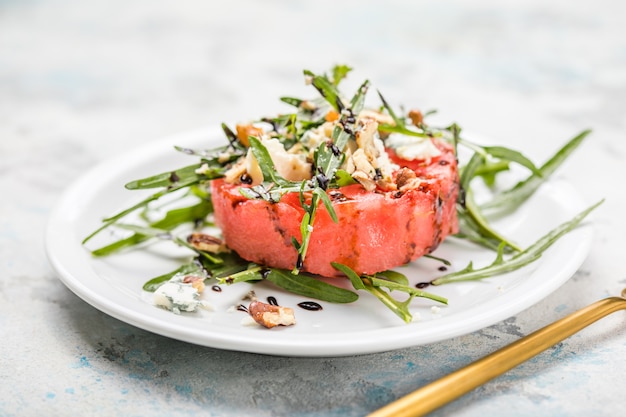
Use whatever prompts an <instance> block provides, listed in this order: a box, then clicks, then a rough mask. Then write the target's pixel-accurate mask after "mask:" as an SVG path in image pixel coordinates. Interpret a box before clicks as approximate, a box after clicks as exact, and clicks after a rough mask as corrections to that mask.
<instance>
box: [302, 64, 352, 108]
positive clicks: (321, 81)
mask: <svg viewBox="0 0 626 417" xmlns="http://www.w3.org/2000/svg"><path fill="white" fill-rule="evenodd" d="M304 75H305V76H307V77H310V79H311V84H312V85H313V87H315V89H316V90H317V91H318V92H319V93H320V94H321V95H322V97H324V98H325V99H326V101H327V102H328V104H330V105H331V106H332V107H333V108H334V109H335V111H337V112H338V113H341V109H342V108H343V104H342V103H341V94H340V93H339V90H337V86H336V85H335V84H333V83H332V81H330V80H329V79H328V77H326V76H325V75H316V74H314V73H313V72H311V71H309V70H304Z"/></svg>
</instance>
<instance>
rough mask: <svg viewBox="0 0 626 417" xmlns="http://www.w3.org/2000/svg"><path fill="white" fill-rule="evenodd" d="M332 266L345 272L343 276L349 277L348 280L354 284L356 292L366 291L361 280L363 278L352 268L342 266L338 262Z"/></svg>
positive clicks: (332, 263)
mask: <svg viewBox="0 0 626 417" xmlns="http://www.w3.org/2000/svg"><path fill="white" fill-rule="evenodd" d="M331 265H332V266H333V268H335V269H337V270H339V271H341V272H343V274H344V275H345V276H347V277H348V279H350V282H351V283H352V286H353V287H354V289H355V290H365V289H366V288H365V284H364V283H363V280H361V277H360V276H359V275H358V274H357V273H356V272H354V270H353V269H352V268H350V267H349V266H347V265H344V264H340V263H338V262H331Z"/></svg>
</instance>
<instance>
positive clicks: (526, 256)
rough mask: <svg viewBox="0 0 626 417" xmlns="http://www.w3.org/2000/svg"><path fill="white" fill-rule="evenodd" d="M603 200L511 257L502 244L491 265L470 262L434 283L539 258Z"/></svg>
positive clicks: (486, 273) (515, 266)
mask: <svg viewBox="0 0 626 417" xmlns="http://www.w3.org/2000/svg"><path fill="white" fill-rule="evenodd" d="M603 202H604V200H600V201H599V202H597V203H595V204H594V205H592V206H591V207H589V208H587V209H585V210H583V211H582V212H580V213H579V214H577V215H576V216H574V217H573V218H572V219H570V220H569V221H566V222H564V223H562V224H560V225H559V226H557V227H556V228H554V229H552V230H551V231H550V232H548V233H547V234H545V235H544V236H543V237H541V238H540V239H539V240H537V241H536V242H535V243H533V244H532V245H531V246H529V247H528V248H526V249H525V250H523V251H521V252H519V253H517V254H515V255H514V256H513V257H511V258H509V259H505V258H504V254H503V249H504V245H503V244H502V245H500V247H499V249H498V254H497V256H496V259H495V261H493V263H491V264H490V265H488V266H486V267H483V268H478V269H475V268H474V267H473V265H472V263H471V262H470V263H469V264H468V266H467V267H466V268H465V269H463V270H461V271H458V272H452V273H450V274H446V275H444V276H442V277H439V278H437V279H435V280H434V281H432V284H433V285H442V284H448V283H451V282H459V281H472V280H477V279H482V278H488V277H491V276H494V275H499V274H503V273H505V272H510V271H514V270H516V269H519V268H521V267H523V266H526V265H528V264H529V263H531V262H533V261H535V260H537V259H538V258H539V257H540V256H541V255H542V253H543V252H544V251H545V250H546V249H548V248H549V247H550V246H552V245H553V244H554V243H555V242H556V241H557V240H558V239H559V238H560V237H561V236H563V235H564V234H566V233H568V232H569V231H571V230H572V229H574V228H575V227H576V226H577V225H578V224H579V223H580V222H581V221H582V220H583V219H584V218H585V217H586V216H587V215H588V214H589V213H591V212H592V211H593V210H594V209H595V208H596V207H598V206H599V205H600V204H602V203H603Z"/></svg>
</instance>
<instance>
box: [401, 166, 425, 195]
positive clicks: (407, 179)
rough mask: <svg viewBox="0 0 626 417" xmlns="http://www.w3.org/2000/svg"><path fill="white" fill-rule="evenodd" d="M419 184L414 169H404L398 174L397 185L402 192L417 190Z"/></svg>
mask: <svg viewBox="0 0 626 417" xmlns="http://www.w3.org/2000/svg"><path fill="white" fill-rule="evenodd" d="M419 184H420V180H419V178H417V175H416V174H415V172H414V171H413V170H412V169H409V168H406V167H403V168H401V169H400V170H399V171H398V173H397V174H396V185H397V187H398V190H400V191H406V190H409V189H413V188H417V186H418V185H419Z"/></svg>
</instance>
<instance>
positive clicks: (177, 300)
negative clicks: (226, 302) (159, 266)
mask: <svg viewBox="0 0 626 417" xmlns="http://www.w3.org/2000/svg"><path fill="white" fill-rule="evenodd" d="M152 302H153V303H154V305H156V306H157V307H161V308H164V309H166V310H170V311H172V312H174V313H176V314H180V312H181V311H189V312H193V311H196V310H197V309H198V308H199V307H201V308H205V309H210V305H209V304H208V303H206V302H205V301H203V300H200V293H199V292H198V290H197V289H196V288H195V287H194V286H193V285H192V284H187V283H184V282H182V280H181V279H180V277H178V276H175V277H173V278H172V279H171V280H170V281H168V282H166V283H165V284H163V285H161V286H160V287H159V288H157V289H156V291H154V294H153V296H152Z"/></svg>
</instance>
